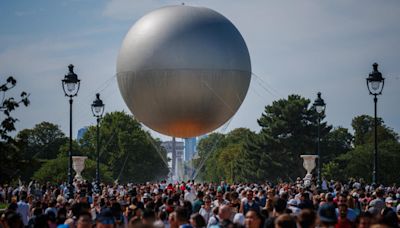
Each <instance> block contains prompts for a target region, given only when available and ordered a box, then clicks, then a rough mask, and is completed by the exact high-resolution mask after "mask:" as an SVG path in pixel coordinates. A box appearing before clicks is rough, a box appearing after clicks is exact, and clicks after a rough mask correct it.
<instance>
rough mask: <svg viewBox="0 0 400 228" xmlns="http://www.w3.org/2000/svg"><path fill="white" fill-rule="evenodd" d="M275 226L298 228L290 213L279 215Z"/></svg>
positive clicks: (278, 227) (279, 227)
mask: <svg viewBox="0 0 400 228" xmlns="http://www.w3.org/2000/svg"><path fill="white" fill-rule="evenodd" d="M275 227H277V228H281V227H282V228H296V227H297V225H296V220H295V219H294V218H293V217H292V216H290V215H289V214H283V215H279V216H278V217H277V218H276V220H275Z"/></svg>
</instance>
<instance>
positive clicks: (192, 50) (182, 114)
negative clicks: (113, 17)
mask: <svg viewBox="0 0 400 228" xmlns="http://www.w3.org/2000/svg"><path fill="white" fill-rule="evenodd" d="M250 79H251V63H250V56H249V52H248V49H247V46H246V43H245V41H244V40H243V37H242V36H241V34H240V33H239V31H238V30H237V29H236V27H235V26H234V25H233V24H232V23H231V22H230V21H229V20H228V19H227V18H225V17H224V16H222V15H221V14H219V13H217V12H215V11H213V10H211V9H208V8H204V7H192V6H185V5H179V6H168V7H164V8H160V9H157V10H155V11H152V12H150V13H148V14H146V15H145V16H143V17H142V18H141V19H139V20H138V21H137V22H136V23H135V24H134V25H133V26H132V28H131V29H130V30H129V32H128V34H127V35H126V37H125V39H124V41H123V44H122V47H121V50H120V52H119V55H118V60H117V80H118V85H119V89H120V92H121V94H122V97H123V98H124V100H125V103H126V104H127V106H128V107H129V109H130V110H131V112H132V113H133V115H134V116H135V118H136V119H138V120H139V121H140V122H142V123H144V124H145V125H146V126H148V127H149V128H151V129H153V130H155V131H157V132H160V133H162V134H165V135H170V136H176V137H181V138H187V137H194V136H198V135H202V134H205V133H208V132H210V131H213V130H215V129H217V128H218V127H220V126H221V125H223V124H224V123H225V122H226V121H227V120H229V119H230V118H231V117H232V116H233V115H234V114H235V113H236V111H237V110H238V109H239V107H240V105H241V104H242V101H243V100H244V98H245V97H246V93H247V90H248V88H249V84H250Z"/></svg>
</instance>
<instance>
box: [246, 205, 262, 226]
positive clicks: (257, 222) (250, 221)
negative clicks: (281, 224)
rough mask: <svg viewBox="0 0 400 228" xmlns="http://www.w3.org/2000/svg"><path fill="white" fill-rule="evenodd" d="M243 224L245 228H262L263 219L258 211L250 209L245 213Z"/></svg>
mask: <svg viewBox="0 0 400 228" xmlns="http://www.w3.org/2000/svg"><path fill="white" fill-rule="evenodd" d="M244 224H245V227H246V228H263V227H264V217H263V216H262V215H261V213H260V211H258V210H255V209H253V208H250V209H249V210H248V211H247V213H246V218H245V222H244Z"/></svg>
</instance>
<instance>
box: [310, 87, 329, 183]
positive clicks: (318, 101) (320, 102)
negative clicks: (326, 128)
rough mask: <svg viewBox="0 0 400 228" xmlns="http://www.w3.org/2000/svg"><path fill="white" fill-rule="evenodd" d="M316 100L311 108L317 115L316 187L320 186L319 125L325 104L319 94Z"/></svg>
mask: <svg viewBox="0 0 400 228" xmlns="http://www.w3.org/2000/svg"><path fill="white" fill-rule="evenodd" d="M317 96H318V97H317V99H315V101H314V104H313V106H314V107H315V110H316V111H317V113H318V133H317V135H318V141H317V153H318V167H317V185H318V186H321V154H320V146H319V144H320V141H321V139H320V138H321V137H320V125H321V116H322V114H323V112H325V108H326V104H325V102H324V99H322V98H321V92H318V94H317Z"/></svg>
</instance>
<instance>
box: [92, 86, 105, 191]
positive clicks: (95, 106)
mask: <svg viewBox="0 0 400 228" xmlns="http://www.w3.org/2000/svg"><path fill="white" fill-rule="evenodd" d="M92 113H93V116H94V117H96V118H97V125H96V130H97V143H96V152H97V158H96V187H95V191H96V192H97V193H100V131H99V124H100V119H101V117H102V116H103V113H104V103H103V101H102V100H101V99H100V94H99V93H96V100H94V101H93V103H92Z"/></svg>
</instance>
